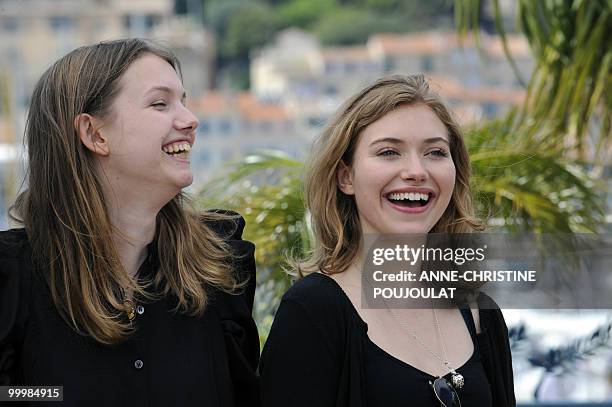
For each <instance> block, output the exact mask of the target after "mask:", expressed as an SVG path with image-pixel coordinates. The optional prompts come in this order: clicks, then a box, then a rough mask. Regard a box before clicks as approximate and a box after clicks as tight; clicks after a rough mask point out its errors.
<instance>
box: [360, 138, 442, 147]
mask: <svg viewBox="0 0 612 407" xmlns="http://www.w3.org/2000/svg"><path fill="white" fill-rule="evenodd" d="M439 141H442V142H444V143H446V144H448V145H450V143H449V142H448V140H447V139H445V138H444V137H429V138H426V139H425V140H423V143H425V144H433V143H437V142H439ZM403 142H404V141H403V140H400V139H398V138H395V137H384V138H379V139H377V140H374V141H373V142H372V143H370V146H373V145H376V144H381V143H391V144H402V143H403Z"/></svg>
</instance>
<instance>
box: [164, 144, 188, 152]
mask: <svg viewBox="0 0 612 407" xmlns="http://www.w3.org/2000/svg"><path fill="white" fill-rule="evenodd" d="M162 151H163V152H165V153H168V154H174V153H179V152H189V151H191V145H189V143H182V144H172V145H169V146H165V147H162Z"/></svg>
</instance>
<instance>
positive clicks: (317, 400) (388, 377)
mask: <svg viewBox="0 0 612 407" xmlns="http://www.w3.org/2000/svg"><path fill="white" fill-rule="evenodd" d="M478 303H479V306H480V310H479V317H480V328H481V333H479V334H477V335H476V331H475V327H474V329H473V336H472V338H473V340H474V341H475V353H474V354H473V355H472V358H470V360H469V361H468V363H466V364H465V365H464V366H463V367H462V368H460V369H461V373H462V374H464V376H466V377H465V380H466V387H464V390H465V393H466V394H464V395H463V397H462V398H461V402H462V405H463V406H464V407H465V406H470V405H472V406H480V405H485V406H487V405H489V406H495V407H514V406H516V400H515V396H514V383H513V373H512V359H511V354H510V344H509V340H508V329H507V327H506V324H505V322H504V319H503V315H502V313H501V311H500V310H499V308H498V307H497V308H496V307H495V304H494V302H493V301H492V300H491V299H490V298H489V297H487V296H486V295H484V294H481V295H480V296H479V298H478ZM468 314H469V315H471V311H469V310H467V314H464V313H463V312H462V315H464V319H466V318H467V319H466V323H467V324H468V328H469V329H470V332H472V328H470V323H469V322H468V321H469V320H471V321H472V325H473V319H471V318H469V315H468ZM375 346H376V345H375V344H373V343H372V341H371V340H370V339H369V337H368V335H367V324H366V323H365V322H364V321H363V320H362V319H361V317H360V316H359V314H358V313H357V311H356V310H355V308H354V307H353V304H352V303H351V301H350V299H349V298H348V297H347V296H346V294H345V293H344V291H343V290H342V288H341V287H340V286H339V285H338V284H337V283H336V281H335V280H333V279H332V278H330V277H329V276H325V275H323V274H319V273H313V274H310V275H308V276H307V277H304V278H302V279H300V280H299V281H297V282H296V283H295V284H294V285H293V286H292V287H291V288H290V289H289V290H288V291H287V293H286V294H285V295H284V297H283V299H282V301H281V304H280V307H279V309H278V311H277V313H276V316H275V319H274V323H273V325H272V329H271V331H270V335H269V336H268V340H267V342H266V345H265V347H264V351H263V353H262V356H261V362H260V365H259V372H260V376H261V378H260V381H261V394H262V405H263V406H265V407H333V406H335V407H374V406H382V405H384V406H387V405H389V406H394V405H402V406H415V407H418V406H436V407H437V406H438V404H435V403H434V404H432V399H431V397H432V396H433V390H431V389H430V388H427V387H422V386H428V383H427V382H428V380H430V379H431V378H432V376H429V375H426V374H425V373H424V372H420V371H418V370H416V369H415V368H413V367H410V366H409V365H407V364H405V363H403V362H401V361H399V360H398V359H395V358H393V357H392V356H391V355H389V354H387V353H386V352H384V351H382V349H376V347H375ZM375 370H378V372H376V371H375ZM419 372H420V373H419ZM421 373H422V374H424V375H426V376H420V374H421ZM421 379H422V380H421ZM405 380H408V381H409V382H410V383H406V382H405ZM423 380H425V384H423ZM470 381H471V384H470ZM390 383H395V384H394V387H396V389H395V390H397V391H399V393H397V398H394V395H385V394H381V393H383V392H385V391H391V390H390V389H391V387H390ZM413 384H414V385H415V386H417V387H416V391H418V392H419V393H420V394H419V395H415V394H412V393H409V391H408V390H407V388H409V386H411V385H413ZM429 392H431V393H429ZM472 393H474V395H472ZM476 394H477V395H476ZM419 397H420V399H419ZM427 397H429V399H427ZM478 397H480V398H478ZM489 397H490V398H489ZM420 400H424V401H423V402H422V403H421V402H420ZM464 400H465V401H464ZM481 400H482V402H483V404H478V403H480V402H481ZM468 403H469V404H468Z"/></svg>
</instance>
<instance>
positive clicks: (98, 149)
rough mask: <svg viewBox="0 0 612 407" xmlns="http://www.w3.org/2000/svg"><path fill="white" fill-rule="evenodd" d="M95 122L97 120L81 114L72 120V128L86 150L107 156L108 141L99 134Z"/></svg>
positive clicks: (98, 128)
mask: <svg viewBox="0 0 612 407" xmlns="http://www.w3.org/2000/svg"><path fill="white" fill-rule="evenodd" d="M96 122H98V120H97V119H96V118H95V117H93V116H92V115H90V114H87V113H81V114H80V115H78V116H77V117H75V118H74V128H75V130H76V131H77V133H78V135H79V138H80V139H81V142H82V143H83V145H84V146H85V147H87V149H88V150H90V151H92V152H93V153H95V154H99V155H103V156H107V155H108V154H109V152H110V149H109V146H108V139H107V138H106V137H105V136H104V135H103V134H102V133H101V132H100V127H99V126H96Z"/></svg>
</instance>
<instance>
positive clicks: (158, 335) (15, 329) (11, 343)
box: [0, 218, 259, 407]
mask: <svg viewBox="0 0 612 407" xmlns="http://www.w3.org/2000/svg"><path fill="white" fill-rule="evenodd" d="M208 226H210V227H211V228H212V229H213V230H214V231H215V232H217V233H218V234H219V235H221V236H222V237H223V238H224V239H225V240H226V241H227V242H228V244H229V246H230V248H231V249H232V253H233V256H232V263H233V269H234V272H235V273H236V276H237V278H238V279H240V280H242V279H243V278H248V279H249V280H248V284H247V286H246V287H245V289H244V291H243V292H242V293H240V294H237V295H230V294H226V293H224V292H221V291H220V290H215V289H214V288H211V287H209V289H208V294H209V304H208V306H207V308H206V310H205V312H204V313H203V314H202V315H201V316H199V317H190V316H186V315H182V314H177V313H173V312H171V310H172V308H173V307H174V306H175V305H176V300H175V299H173V298H170V297H168V296H166V297H164V298H162V299H160V300H159V301H155V302H149V303H142V304H140V305H141V306H142V308H139V309H138V312H137V315H136V319H135V320H134V321H133V324H135V327H136V330H135V332H134V334H133V335H131V336H130V337H129V339H127V340H125V341H123V342H121V343H119V344H116V345H112V346H106V345H101V344H99V343H97V342H96V341H94V340H93V339H91V338H90V337H87V336H83V335H79V334H77V333H76V332H75V331H74V330H73V329H71V328H70V327H69V326H68V325H67V324H66V323H65V322H64V320H63V319H62V318H61V317H60V315H59V313H58V312H57V310H56V308H55V306H54V304H53V302H52V300H51V298H50V292H49V288H48V285H47V283H46V279H45V277H44V275H43V273H44V270H42V272H39V271H37V270H35V269H34V268H33V266H32V264H31V247H30V245H29V243H28V239H27V235H26V233H25V231H24V230H23V229H14V230H10V231H4V232H0V385H47V386H64V401H63V403H49V404H50V405H57V404H61V405H62V406H85V405H87V406H119V405H125V406H145V405H146V406H170V405H184V406H188V405H202V406H204V405H205V406H219V407H226V406H228V407H229V406H249V407H250V406H254V405H258V401H259V395H258V384H257V378H256V376H255V370H256V367H257V362H258V359H259V338H258V334H257V328H256V326H255V323H254V321H253V319H252V317H251V310H252V305H253V296H254V291H255V261H254V256H253V253H254V245H253V244H252V243H250V242H247V241H244V240H242V239H241V234H242V229H243V227H244V220H243V219H242V218H239V219H238V220H237V222H231V221H217V222H213V223H210V224H208ZM148 249H149V256H148V258H147V260H146V261H145V263H144V264H143V266H142V267H141V269H140V270H139V275H142V274H149V273H154V272H155V270H156V267H157V264H158V258H157V254H156V250H155V245H154V244H151V245H149V247H148ZM26 404H27V403H26ZM45 404H46V403H44V402H33V403H32V405H35V406H41V405H45Z"/></svg>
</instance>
